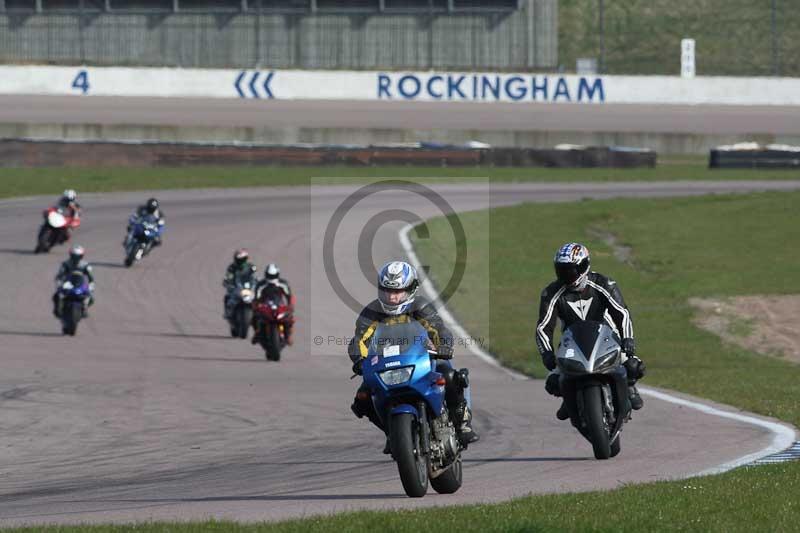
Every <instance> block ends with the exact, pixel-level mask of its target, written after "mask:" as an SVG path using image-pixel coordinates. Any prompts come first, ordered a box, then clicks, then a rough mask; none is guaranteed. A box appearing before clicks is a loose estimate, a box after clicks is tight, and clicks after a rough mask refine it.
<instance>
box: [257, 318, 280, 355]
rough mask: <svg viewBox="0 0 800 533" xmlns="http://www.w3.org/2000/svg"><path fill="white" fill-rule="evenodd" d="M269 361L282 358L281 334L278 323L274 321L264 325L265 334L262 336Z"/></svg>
mask: <svg viewBox="0 0 800 533" xmlns="http://www.w3.org/2000/svg"><path fill="white" fill-rule="evenodd" d="M261 342H262V343H263V346H264V352H265V353H266V356H267V361H280V360H281V334H280V332H279V331H278V324H276V323H274V322H272V323H269V324H267V325H265V326H264V335H263V336H262V337H261Z"/></svg>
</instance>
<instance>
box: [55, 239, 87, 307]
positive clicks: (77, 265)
mask: <svg viewBox="0 0 800 533" xmlns="http://www.w3.org/2000/svg"><path fill="white" fill-rule="evenodd" d="M85 253H86V251H85V250H84V249H83V246H73V247H72V249H71V250H70V251H69V259H67V260H66V261H64V262H63V263H61V266H60V267H59V269H58V273H56V277H55V280H54V281H55V284H56V292H55V294H53V314H54V315H55V316H56V317H60V312H59V311H60V310H59V307H60V306H59V303H60V302H59V297H58V290H59V288H60V287H61V284H62V283H64V281H65V280H66V279H67V278H68V277H69V275H70V274H71V273H72V272H75V271H78V272H80V273H82V274H83V275H84V276H86V279H87V280H89V301H88V303H87V307H91V306H92V305H93V304H94V273H93V271H92V265H90V264H89V263H88V262H87V261H84V260H83V256H84V255H85ZM87 314H88V313H87V311H86V309H84V315H87Z"/></svg>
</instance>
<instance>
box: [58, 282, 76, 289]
mask: <svg viewBox="0 0 800 533" xmlns="http://www.w3.org/2000/svg"><path fill="white" fill-rule="evenodd" d="M61 287H62V288H63V289H64V290H66V291H68V290H70V289H72V287H74V285H73V284H72V282H71V281H65V282H64V284H63V285H62V286H61Z"/></svg>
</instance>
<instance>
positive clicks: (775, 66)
mask: <svg viewBox="0 0 800 533" xmlns="http://www.w3.org/2000/svg"><path fill="white" fill-rule="evenodd" d="M777 11H778V0H772V9H771V10H770V19H771V20H770V27H771V29H772V75H773V76H780V75H781V65H780V61H781V59H780V51H779V48H778V47H779V46H780V42H779V39H778V13H777Z"/></svg>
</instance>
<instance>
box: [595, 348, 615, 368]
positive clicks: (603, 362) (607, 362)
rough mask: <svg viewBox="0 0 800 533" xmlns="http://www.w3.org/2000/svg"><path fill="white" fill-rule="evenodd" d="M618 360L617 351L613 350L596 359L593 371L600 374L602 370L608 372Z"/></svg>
mask: <svg viewBox="0 0 800 533" xmlns="http://www.w3.org/2000/svg"><path fill="white" fill-rule="evenodd" d="M618 358H619V349H616V348H615V349H613V350H611V351H610V352H608V353H605V354H603V355H601V356H600V357H597V358H596V359H595V361H594V371H595V372H600V371H603V370H608V369H609V368H611V367H613V366H615V364H616V362H617V359H618Z"/></svg>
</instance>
